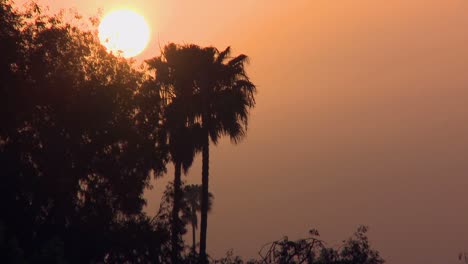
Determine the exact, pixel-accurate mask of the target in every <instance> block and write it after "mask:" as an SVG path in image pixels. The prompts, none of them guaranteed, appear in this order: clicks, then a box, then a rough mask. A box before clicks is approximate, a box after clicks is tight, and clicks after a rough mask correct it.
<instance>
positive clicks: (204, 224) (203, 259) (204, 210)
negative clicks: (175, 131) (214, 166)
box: [199, 131, 210, 264]
mask: <svg viewBox="0 0 468 264" xmlns="http://www.w3.org/2000/svg"><path fill="white" fill-rule="evenodd" d="M203 140H204V142H203V150H202V156H203V157H202V159H203V161H202V200H201V224H200V260H199V262H200V263H201V264H205V263H208V259H207V256H206V233H207V232H206V231H207V228H208V173H209V171H208V170H209V161H210V145H209V138H208V131H205V135H204V138H203Z"/></svg>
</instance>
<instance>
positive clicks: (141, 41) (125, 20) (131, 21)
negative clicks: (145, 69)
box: [99, 9, 150, 58]
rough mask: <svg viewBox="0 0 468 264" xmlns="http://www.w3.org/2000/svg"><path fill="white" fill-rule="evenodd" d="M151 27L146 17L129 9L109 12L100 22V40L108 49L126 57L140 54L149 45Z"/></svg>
mask: <svg viewBox="0 0 468 264" xmlns="http://www.w3.org/2000/svg"><path fill="white" fill-rule="evenodd" d="M149 39H150V29H149V26H148V23H146V21H145V18H144V17H143V16H141V15H139V14H138V13H136V12H134V11H131V10H128V9H122V10H116V11H112V12H110V13H109V14H107V15H106V16H105V17H104V18H103V19H102V21H101V23H100V24H99V40H100V41H101V43H102V45H104V46H105V47H106V48H107V50H108V51H110V52H114V53H119V54H121V55H122V56H123V57H125V58H130V57H134V56H136V55H138V54H140V53H141V52H142V51H143V50H144V49H145V48H146V46H147V45H148V42H149Z"/></svg>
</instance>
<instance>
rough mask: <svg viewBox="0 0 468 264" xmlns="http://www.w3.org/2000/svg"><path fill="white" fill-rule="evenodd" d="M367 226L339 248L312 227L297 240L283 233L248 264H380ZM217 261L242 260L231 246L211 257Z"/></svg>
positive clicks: (221, 263) (238, 262)
mask: <svg viewBox="0 0 468 264" xmlns="http://www.w3.org/2000/svg"><path fill="white" fill-rule="evenodd" d="M367 231H368V228H367V227H365V226H361V227H359V228H358V230H357V231H356V232H355V233H354V235H353V236H352V237H351V238H349V239H347V240H344V241H343V244H342V245H341V246H340V247H338V248H333V247H327V246H326V243H325V242H323V241H322V240H320V239H319V233H318V231H317V230H315V229H313V230H310V231H309V235H310V236H309V237H308V238H305V239H299V240H296V241H293V240H289V239H288V238H287V237H284V238H283V239H281V240H277V241H273V242H271V243H268V244H265V245H264V246H263V247H262V248H261V249H260V252H259V255H260V257H261V259H260V260H249V261H247V262H245V263H247V264H249V263H250V264H270V263H278V264H299V263H307V264H383V263H385V261H384V260H383V259H382V258H381V257H380V254H379V252H378V251H377V250H375V249H372V248H371V246H370V244H369V240H368V238H367V236H366V233H367ZM213 263H219V264H242V263H244V261H243V260H242V259H241V258H240V257H239V256H234V254H233V252H232V250H231V251H229V252H228V253H227V254H226V256H225V257H223V258H221V259H217V260H213Z"/></svg>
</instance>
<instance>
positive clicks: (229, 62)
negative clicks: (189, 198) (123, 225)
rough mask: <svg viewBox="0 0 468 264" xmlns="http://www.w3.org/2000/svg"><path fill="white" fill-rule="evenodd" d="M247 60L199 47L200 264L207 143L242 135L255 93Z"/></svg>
mask: <svg viewBox="0 0 468 264" xmlns="http://www.w3.org/2000/svg"><path fill="white" fill-rule="evenodd" d="M247 59H248V58H247V56H245V55H239V56H237V57H234V58H231V57H230V48H229V47H228V48H227V49H226V50H224V51H222V52H219V51H218V50H217V49H215V48H213V47H208V48H199V55H198V58H197V63H196V64H198V65H197V66H198V67H199V69H200V72H199V73H198V76H197V79H196V93H195V96H194V97H193V101H194V104H195V109H196V116H197V118H198V119H199V120H200V122H201V130H202V136H201V137H202V138H201V143H202V203H201V227H200V263H206V262H207V258H206V257H207V255H206V236H207V227H208V226H207V224H208V204H209V191H208V179H209V177H208V176H209V145H210V144H209V142H210V139H211V141H212V142H213V143H214V144H216V143H217V142H218V140H219V138H220V137H221V136H222V135H228V136H229V137H230V138H231V141H232V142H234V143H237V142H239V140H241V139H242V138H243V137H244V135H245V132H246V129H247V120H248V114H249V108H251V107H254V105H255V100H254V94H255V91H256V89H255V85H254V84H253V83H252V82H250V79H249V77H248V76H247V73H246V72H245V64H246V62H247Z"/></svg>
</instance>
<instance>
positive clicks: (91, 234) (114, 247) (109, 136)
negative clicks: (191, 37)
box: [0, 0, 166, 263]
mask: <svg viewBox="0 0 468 264" xmlns="http://www.w3.org/2000/svg"><path fill="white" fill-rule="evenodd" d="M80 28H81V27H80ZM80 28H78V27H77V26H75V25H73V24H70V23H65V22H63V19H62V17H61V16H60V15H58V16H49V15H44V14H42V13H41V9H40V7H39V6H37V5H36V4H33V5H32V6H31V8H30V9H29V10H28V11H26V12H25V13H17V12H16V11H14V9H13V8H12V7H11V4H10V3H9V2H7V1H4V0H2V1H0V45H1V50H2V54H4V55H5V56H3V55H2V56H1V57H0V68H1V69H0V70H1V72H0V74H1V76H2V79H1V84H0V101H1V102H0V122H1V124H2V125H1V128H0V173H1V179H2V184H1V185H0V226H1V227H0V229H3V230H4V232H3V234H2V240H3V241H4V243H3V244H2V243H0V244H2V245H0V252H2V260H5V262H7V263H9V262H12V263H18V262H21V261H24V262H28V263H29V262H32V263H52V262H56V259H62V260H66V261H67V262H69V263H90V262H101V261H104V259H105V258H106V259H116V260H118V261H116V262H126V261H130V262H138V261H144V260H145V259H146V260H148V259H158V256H159V255H160V245H161V243H163V240H164V239H165V237H166V235H165V233H166V232H165V230H160V229H157V228H156V227H155V226H154V225H153V224H152V223H151V222H150V219H149V218H148V217H147V216H146V215H145V214H143V213H142V208H143V205H144V204H145V200H144V199H143V190H144V189H145V188H146V187H148V185H149V175H150V173H149V172H150V171H153V172H154V173H153V174H155V175H159V174H160V173H161V172H162V171H164V169H165V164H164V161H165V153H164V150H163V149H160V148H159V147H158V146H157V145H155V144H154V140H153V138H152V130H151V129H150V130H148V129H145V127H144V126H140V125H137V124H136V120H135V116H136V113H138V111H139V107H138V106H137V105H136V101H135V96H134V95H135V94H137V93H138V90H139V89H140V87H141V85H142V83H143V82H144V81H145V76H144V73H142V72H139V71H137V70H135V69H134V67H133V66H132V65H130V64H129V62H128V61H126V60H124V59H122V58H117V57H114V56H112V55H110V54H108V53H107V52H106V50H105V48H104V47H102V46H101V45H100V43H99V40H98V38H97V36H96V33H95V32H93V31H84V30H82V29H80Z"/></svg>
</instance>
